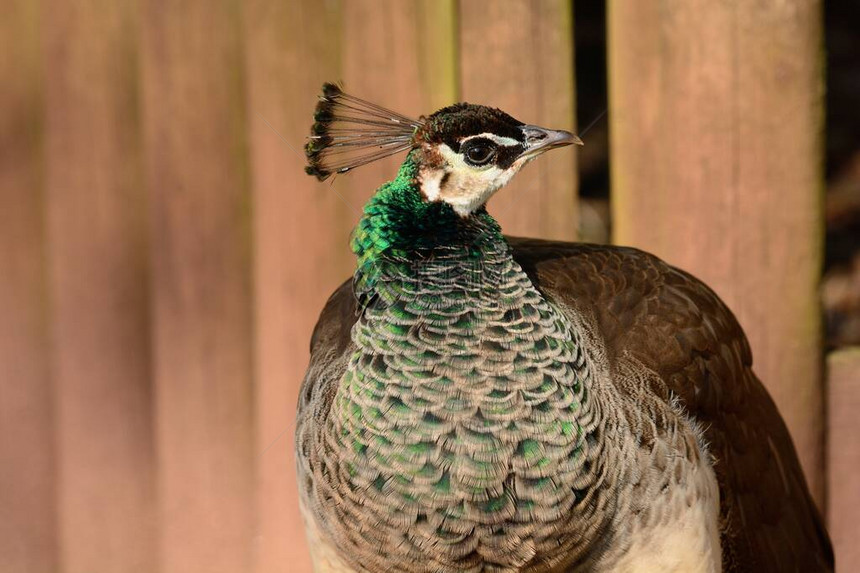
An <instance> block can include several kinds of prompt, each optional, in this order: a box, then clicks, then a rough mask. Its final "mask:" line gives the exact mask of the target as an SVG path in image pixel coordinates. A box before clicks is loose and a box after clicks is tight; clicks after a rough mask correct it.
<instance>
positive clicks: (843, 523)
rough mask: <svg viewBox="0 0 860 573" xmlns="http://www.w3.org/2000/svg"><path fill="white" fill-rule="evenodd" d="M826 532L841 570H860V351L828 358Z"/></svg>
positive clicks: (849, 351) (845, 350)
mask: <svg viewBox="0 0 860 573" xmlns="http://www.w3.org/2000/svg"><path fill="white" fill-rule="evenodd" d="M827 371H828V373H827V394H828V401H827V529H828V531H829V532H830V539H831V540H832V541H833V551H834V553H835V555H836V563H837V564H839V570H840V571H860V546H858V545H857V531H858V523H860V474H858V473H857V468H860V441H858V439H857V437H858V436H860V418H858V417H857V412H860V348H846V349H844V350H837V351H836V352H833V353H831V354H830V355H829V356H828V357H827Z"/></svg>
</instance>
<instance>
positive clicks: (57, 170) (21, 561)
mask: <svg viewBox="0 0 860 573" xmlns="http://www.w3.org/2000/svg"><path fill="white" fill-rule="evenodd" d="M820 9H821V6H820V2H819V1H817V0H790V1H785V2H758V3H755V5H753V4H750V5H749V6H747V5H746V4H741V3H737V5H735V4H734V3H715V2H710V1H707V0H694V1H692V2H677V1H669V0H666V1H662V2H653V3H644V2H635V1H633V0H629V1H622V0H615V1H612V2H610V10H609V12H610V15H609V31H610V46H609V50H610V80H611V81H610V84H611V85H610V88H611V90H610V91H611V98H610V99H611V111H610V120H611V131H612V153H613V173H612V175H613V181H614V183H613V214H614V220H615V224H616V227H615V238H616V240H617V241H618V242H621V243H625V244H634V245H639V246H643V247H645V248H647V249H650V250H653V251H655V252H656V253H657V254H659V255H661V256H663V257H665V258H666V259H667V260H669V261H670V262H673V263H676V264H679V265H680V266H682V267H684V268H687V269H688V270H691V271H693V272H694V273H696V274H698V275H699V276H701V277H702V278H704V279H705V280H706V281H707V282H709V283H710V284H711V285H712V286H713V287H714V288H715V289H716V290H717V292H718V293H719V294H721V295H722V296H723V297H724V298H725V299H726V301H727V302H728V303H729V304H730V306H731V307H732V308H734V309H735V311H736V312H737V313H738V315H739V317H740V320H741V322H742V323H743V324H744V326H745V328H746V330H747V332H748V334H749V336H750V339H751V341H752V346H753V349H754V353H755V356H756V365H757V366H756V367H757V370H758V372H759V374H760V375H761V377H762V378H763V379H764V381H765V383H766V384H767V385H768V387H769V388H770V389H771V391H772V393H773V394H774V397H775V398H776V400H777V402H778V403H779V405H780V407H781V409H782V411H783V413H784V415H785V417H786V419H787V421H788V422H789V425H790V426H791V429H792V432H793V435H794V437H795V440H796V443H797V445H798V448H799V450H800V453H801V457H802V460H803V464H804V468H805V469H806V471H807V475H808V476H809V479H810V483H811V485H812V487H813V490H814V492H815V494H816V497H817V499H818V500H819V501H821V500H822V499H823V494H824V487H825V482H826V480H825V473H824V467H825V465H824V454H823V452H824V451H825V450H824V448H823V441H822V440H823V433H822V432H823V427H824V418H823V400H824V398H823V392H822V383H821V375H820V371H821V368H822V364H821V363H822V359H821V344H820V319H819V312H818V302H817V285H818V280H819V275H820V265H821V252H822V244H821V233H822V229H821V209H820V199H821V188H822V173H821V168H820V165H821V153H822V149H821V148H822V145H821V143H822V141H821V128H822V124H821V122H822V104H821V82H822V69H821V61H820V57H819V52H820V45H821V22H820V14H819V12H820ZM4 12H5V14H4V17H3V18H2V19H0V85H2V86H3V87H2V89H0V317H2V323H0V570H2V571H4V572H9V573H24V572H26V573H41V572H55V571H63V572H68V573H93V572H111V573H114V572H141V573H150V572H157V573H174V572H175V573H180V572H181V573H186V572H189V571H201V572H204V571H205V572H207V573H218V572H230V573H237V572H251V571H254V572H257V573H275V572H300V571H307V570H308V568H309V560H308V557H307V552H306V549H305V546H304V538H303V533H302V531H303V529H302V525H301V521H300V519H299V514H298V510H297V507H296V484H295V476H294V472H293V459H292V433H293V425H294V422H293V415H294V408H295V403H296V394H297V391H298V386H299V382H300V380H301V377H302V375H303V372H304V369H305V367H306V364H307V358H308V354H307V349H308V340H309V337H310V332H311V329H312V327H313V324H314V321H315V319H316V315H317V313H318V311H319V309H320V308H321V306H322V304H323V303H324V301H325V299H326V297H327V295H328V293H329V292H330V291H331V290H332V289H333V288H334V287H335V286H336V285H337V284H338V283H339V282H340V281H342V280H343V279H344V278H345V277H346V276H348V275H349V274H350V273H351V268H352V265H353V259H352V256H351V254H350V253H349V250H348V248H347V237H348V234H349V232H350V230H351V228H352V226H353V225H354V223H355V221H356V220H357V218H358V215H359V211H360V208H361V206H362V205H363V203H364V202H365V201H366V200H367V198H368V197H369V196H370V194H371V193H372V191H373V189H375V188H376V186H377V185H378V184H379V183H381V182H382V181H384V180H385V179H386V178H388V177H390V176H391V175H392V173H393V172H394V169H395V167H396V162H397V161H398V159H390V160H387V161H383V162H380V163H379V164H378V165H371V166H368V167H366V168H364V169H361V170H359V171H357V172H356V173H355V174H353V175H350V176H349V177H342V178H338V179H336V181H335V182H334V184H333V185H329V184H327V183H326V184H320V183H317V182H315V181H313V180H312V179H310V178H309V177H307V176H305V175H304V173H303V171H302V167H303V163H304V161H303V157H302V154H301V146H302V144H303V140H304V137H305V134H306V133H307V131H308V127H309V123H310V115H311V110H312V108H313V105H314V103H315V98H316V95H317V93H318V90H319V86H320V84H321V83H322V82H323V81H324V80H331V79H341V80H343V81H344V82H345V84H346V85H347V86H348V87H349V89H350V90H351V91H353V92H354V93H356V94H359V95H361V96H364V97H366V98H368V99H372V100H375V101H378V102H380V103H382V104H384V105H386V106H388V107H391V108H393V109H396V110H399V111H402V112H404V113H407V114H413V115H420V114H423V113H429V112H431V111H433V110H434V109H436V108H438V107H440V106H442V105H444V104H447V103H450V102H453V101H455V100H458V99H468V100H472V101H476V102H482V103H488V104H491V105H496V106H499V107H502V108H504V109H505V110H506V111H508V112H510V113H511V114H513V115H514V116H517V117H520V118H522V119H524V120H527V121H529V122H533V123H537V124H544V125H548V126H552V127H558V128H567V129H573V128H574V125H573V123H574V117H575V113H574V111H575V109H574V105H575V103H574V102H575V97H574V94H575V90H574V75H573V41H572V18H573V9H572V6H571V3H570V2H568V1H563V0H536V1H531V2H528V1H524V0H522V1H515V0H504V1H501V0H498V1H493V0H460V1H459V2H458V1H457V0H412V1H409V2H403V1H397V0H384V1H382V0H343V1H334V0H332V1H330V2H318V1H316V0H297V1H295V2H284V1H274V0H248V1H247V2H244V3H242V2H238V1H235V0H222V1H219V2H203V1H201V0H186V1H182V2H166V1H163V0H139V1H136V2H127V1H121V2H113V3H103V2H97V1H95V0H74V1H72V2H64V1H59V0H40V1H39V2H32V1H30V0H12V1H11V3H10V5H9V6H7V7H6V10H4ZM576 171H577V170H576V159H575V153H574V152H572V151H564V152H557V153H555V154H553V155H552V156H551V157H546V158H543V159H542V160H541V161H540V162H536V163H535V164H534V165H533V166H530V167H529V172H528V173H527V174H524V175H523V176H521V177H520V178H519V179H518V180H516V181H515V182H514V183H513V184H512V185H511V188H510V189H507V190H505V191H504V192H503V193H500V195H499V197H498V199H494V201H493V204H492V211H493V212H494V213H496V214H497V215H498V216H499V219H500V220H501V222H502V223H503V226H504V228H505V230H506V231H507V232H509V233H511V234H518V235H532V236H544V237H553V238H564V239H574V238H575V229H576V216H577V215H576V193H577V184H576ZM839 364H842V363H841V362H840V363H839ZM848 370H849V369H845V368H842V370H840V372H843V374H841V375H840V376H842V378H840V379H841V380H843V382H841V383H840V384H841V385H839V386H838V389H839V391H840V392H848V393H849V394H851V395H853V396H855V397H856V392H855V391H854V390H856V381H855V382H851V381H850V376H849V375H848V374H845V373H844V372H848ZM850 384H854V387H853V389H851V388H850ZM852 392H853V393H852ZM840 412H841V413H842V417H841V418H839V421H838V422H834V423H837V424H842V425H845V424H847V425H851V424H854V425H853V426H852V427H854V428H856V423H854V422H853V421H852V420H851V417H850V413H848V414H846V411H845V410H840ZM840 451H841V450H833V449H831V453H830V456H829V458H828V459H829V463H830V464H832V466H833V467H837V466H838V464H840V463H843V464H844V463H848V462H845V460H846V459H847V458H843V457H840V455H841V454H840V453H839V452H840ZM838 467H844V466H838ZM854 469H856V464H855V466H854ZM830 483H831V484H832V483H833V480H832V479H831V482H830ZM831 488H832V491H833V492H834V494H835V493H836V492H840V493H839V495H845V496H848V495H850V494H851V492H850V491H849V492H848V493H845V492H844V491H843V490H842V489H839V488H833V487H832V485H831ZM846 499H847V498H846ZM830 501H831V504H830V506H831V507H833V505H834V500H833V498H831V500H830ZM837 501H838V500H837ZM855 507H856V503H855ZM843 515H844V514H840V516H843ZM855 515H856V514H855ZM840 519H843V517H840ZM840 523H850V520H847V521H841V522H840ZM841 527H843V528H844V527H845V526H844V525H843V526H841Z"/></svg>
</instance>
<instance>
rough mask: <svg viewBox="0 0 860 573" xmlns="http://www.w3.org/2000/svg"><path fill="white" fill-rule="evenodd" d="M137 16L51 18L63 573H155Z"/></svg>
mask: <svg viewBox="0 0 860 573" xmlns="http://www.w3.org/2000/svg"><path fill="white" fill-rule="evenodd" d="M133 8H134V7H133V5H131V4H128V3H123V2H120V3H115V4H110V5H102V4H100V3H98V2H93V1H79V2H75V3H68V2H62V1H49V2H47V3H46V6H45V11H44V14H45V30H46V36H45V40H46V46H47V48H46V50H45V71H46V77H48V78H50V81H49V82H47V84H46V103H47V105H46V109H47V121H46V125H45V128H46V158H47V164H46V168H47V179H46V190H47V199H48V235H49V260H50V263H51V264H50V270H51V281H50V286H51V289H50V295H51V302H52V307H53V309H54V316H53V323H52V342H53V355H54V375H55V379H56V384H57V386H56V387H57V401H58V419H57V436H58V441H57V444H58V448H59V462H60V474H59V475H60V478H61V479H60V484H59V497H60V499H59V504H60V516H61V521H60V540H61V556H62V563H63V571H65V572H68V573H74V572H81V573H85V572H90V571H117V572H120V571H124V572H133V571H138V572H140V573H147V572H150V571H154V570H155V562H156V560H155V543H154V540H155V536H154V534H155V531H154V527H153V526H154V522H153V518H154V513H153V504H154V501H155V500H154V497H153V493H154V468H153V447H152V446H153V444H152V425H151V422H152V420H151V391H150V362H149V358H150V349H149V330H148V310H149V308H148V299H147V267H148V260H147V255H146V250H145V244H146V240H145V238H146V224H145V218H144V212H145V203H144V196H143V186H142V183H141V158H140V153H139V150H140V144H139V130H138V120H137V113H138V106H137V87H138V85H137V65H136V64H137V59H136V47H137V46H136V44H137V42H136V33H137V27H136V18H135V16H136V12H135V10H134V9H133Z"/></svg>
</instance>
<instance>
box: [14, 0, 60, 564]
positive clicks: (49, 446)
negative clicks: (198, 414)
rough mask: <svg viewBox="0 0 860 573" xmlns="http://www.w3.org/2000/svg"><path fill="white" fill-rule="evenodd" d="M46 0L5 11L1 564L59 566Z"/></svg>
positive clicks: (22, 1)
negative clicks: (45, 165)
mask: <svg viewBox="0 0 860 573" xmlns="http://www.w3.org/2000/svg"><path fill="white" fill-rule="evenodd" d="M39 11H40V5H39V3H37V2H29V1H27V0H20V1H19V0H15V1H13V2H11V3H9V2H7V3H6V4H5V5H4V10H3V17H2V18H0V54H2V56H0V85H2V86H3V88H2V89H0V277H2V278H0V317H3V318H2V320H0V516H2V517H0V571H4V573H53V572H54V571H57V570H58V568H59V558H58V548H57V543H56V519H57V506H56V496H55V484H56V482H55V476H56V464H55V458H54V456H55V448H54V409H53V404H54V394H53V386H52V384H51V378H50V361H49V356H50V353H49V344H48V318H49V313H48V307H47V293H46V272H45V271H46V263H45V244H44V234H45V223H44V201H43V197H44V196H43V186H42V181H43V174H42V161H43V132H42V130H41V127H42V122H43V115H42V114H43V105H42V102H43V82H42V77H41V65H40V64H41V45H40V32H41V24H40V22H39Z"/></svg>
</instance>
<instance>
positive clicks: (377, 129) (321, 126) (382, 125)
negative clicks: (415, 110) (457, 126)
mask: <svg viewBox="0 0 860 573" xmlns="http://www.w3.org/2000/svg"><path fill="white" fill-rule="evenodd" d="M422 125H423V122H422V121H420V120H417V119H411V118H409V117H406V116H404V115H401V114H399V113H397V112H394V111H391V110H388V109H385V108H384V107H381V106H378V105H376V104H373V103H370V102H368V101H365V100H363V99H360V98H357V97H355V96H351V95H349V94H346V93H344V91H343V90H342V89H341V88H340V87H339V86H337V85H335V84H332V83H326V84H323V93H322V95H321V96H320V101H319V103H318V104H317V107H316V111H315V112H314V124H313V126H311V135H310V136H309V137H308V143H307V145H306V146H305V155H306V156H307V158H308V166H307V167H306V168H305V171H306V172H307V173H308V175H313V176H314V177H316V178H317V179H319V180H320V181H324V180H325V179H327V178H328V177H330V176H331V175H334V174H336V173H346V172H347V171H349V170H351V169H355V168H356V167H360V166H361V165H365V164H367V163H371V162H373V161H376V160H378V159H382V158H383V157H388V156H389V155H394V154H395V153H399V152H401V151H405V150H407V149H409V148H410V147H412V146H413V144H414V141H413V136H414V135H415V133H416V131H417V130H418V129H419V128H421V126H422Z"/></svg>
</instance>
